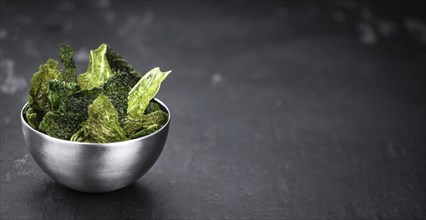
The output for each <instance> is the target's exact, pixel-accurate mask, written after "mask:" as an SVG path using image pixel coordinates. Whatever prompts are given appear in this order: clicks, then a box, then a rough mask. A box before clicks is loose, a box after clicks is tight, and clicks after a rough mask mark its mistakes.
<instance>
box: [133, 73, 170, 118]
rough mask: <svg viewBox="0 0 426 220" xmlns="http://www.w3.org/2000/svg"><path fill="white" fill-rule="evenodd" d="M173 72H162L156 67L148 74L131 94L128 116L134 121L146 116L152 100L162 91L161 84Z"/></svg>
mask: <svg viewBox="0 0 426 220" xmlns="http://www.w3.org/2000/svg"><path fill="white" fill-rule="evenodd" d="M170 72H171V71H167V72H161V70H160V68H158V67H156V68H154V69H152V70H150V71H149V72H148V73H146V74H145V75H144V76H143V77H142V78H141V79H140V80H139V82H138V83H137V84H136V85H135V86H134V87H133V88H132V90H131V91H130V92H129V103H128V106H127V115H128V117H130V118H131V120H132V119H139V118H141V117H142V116H143V115H144V112H145V109H146V107H147V106H148V104H149V102H150V101H151V99H153V98H154V96H155V95H156V94H157V92H158V90H159V89H160V85H161V82H162V81H163V80H164V79H166V77H167V76H168V75H169V74H170Z"/></svg>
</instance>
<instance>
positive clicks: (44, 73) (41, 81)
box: [28, 59, 59, 112]
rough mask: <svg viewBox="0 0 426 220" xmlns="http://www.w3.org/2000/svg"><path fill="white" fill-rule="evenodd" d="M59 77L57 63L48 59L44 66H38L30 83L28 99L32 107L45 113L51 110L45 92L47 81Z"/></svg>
mask: <svg viewBox="0 0 426 220" xmlns="http://www.w3.org/2000/svg"><path fill="white" fill-rule="evenodd" d="M58 76H59V70H58V62H57V61H55V60H52V59H48V60H47V62H46V64H43V65H41V66H40V68H39V71H38V72H36V73H34V75H33V77H32V79H31V82H30V94H29V97H28V101H30V99H31V100H32V102H33V105H34V106H36V107H37V108H39V109H40V110H42V111H43V112H47V111H50V110H51V104H50V101H49V98H48V97H47V90H48V85H49V81H50V80H52V79H57V78H58Z"/></svg>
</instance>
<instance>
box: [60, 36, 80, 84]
mask: <svg viewBox="0 0 426 220" xmlns="http://www.w3.org/2000/svg"><path fill="white" fill-rule="evenodd" d="M73 54H74V50H73V49H72V47H70V46H69V45H66V44H61V45H60V47H59V59H60V60H61V63H62V64H63V65H64V67H65V69H63V70H62V71H61V73H60V75H59V79H60V80H62V81H65V82H77V68H76V67H75V63H74V60H73Z"/></svg>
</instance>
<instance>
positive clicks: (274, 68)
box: [0, 1, 426, 219]
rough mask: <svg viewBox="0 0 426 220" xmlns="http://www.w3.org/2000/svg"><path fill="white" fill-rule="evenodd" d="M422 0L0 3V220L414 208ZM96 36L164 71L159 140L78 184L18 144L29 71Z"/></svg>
mask: <svg viewBox="0 0 426 220" xmlns="http://www.w3.org/2000/svg"><path fill="white" fill-rule="evenodd" d="M424 6H425V5H424V4H423V3H422V2H421V1H376V2H368V1H361V2H354V1H323V2H317V1H315V2H314V1H285V2H263V3H260V2H254V1H249V2H219V1H213V2H212V1H210V2H203V3H201V2H179V3H173V2H164V1H162V2H157V3H155V2H136V1H128V2H110V1H89V2H83V1H79V2H71V1H45V2H37V3H32V2H24V1H1V13H0V14H1V15H0V19H1V20H0V24H1V26H0V42H1V48H0V55H1V62H0V64H1V74H0V76H1V83H0V92H1V93H0V94H1V121H0V123H1V136H0V138H1V216H0V218H1V219H83V218H91V219H108V218H113V219H142V218H156V219H157V218H158V219H168V218H174V219H183V218H185V219H186V218H189V219H191V218H192V219H200V218H218V219H224V218H232V219H247V218H253V219H280V218H292V219H328V218H331V219H336V218H337V219H351V218H364V219H390V218H393V219H403V218H404V219H424V218H425V212H426V211H425V207H426V206H425V193H426V192H425V191H426V190H425V187H426V180H425V166H426V164H425V153H426V152H425V148H426V146H425V142H426V141H425V133H426V128H425V123H426V122H425V121H426V118H425V114H426V91H425V90H426V71H425V70H426V68H425V65H426V53H425V44H426V30H425V29H426V28H425V24H426V21H425V15H424V14H423V11H424V8H425V7H424ZM61 42H66V43H69V44H71V45H72V46H73V47H74V48H75V49H76V60H77V65H78V68H79V71H80V72H82V71H84V70H85V69H86V65H87V60H88V52H89V50H90V49H92V48H96V47H97V46H98V45H99V44H100V43H102V42H105V43H107V44H109V45H111V46H112V47H113V48H115V49H116V50H117V51H118V52H120V53H121V54H122V55H123V56H124V57H125V58H127V59H128V60H129V61H130V63H131V64H133V65H134V66H135V67H136V69H137V70H139V71H140V72H145V71H147V70H149V69H150V68H152V67H154V66H160V67H162V69H163V70H167V69H172V70H173V73H172V74H171V75H170V77H169V78H168V79H167V80H166V82H165V83H164V84H163V87H162V89H161V92H160V93H159V95H158V97H159V98H160V99H162V100H163V101H164V102H166V103H167V104H168V106H169V107H170V109H171V111H172V118H173V120H172V126H171V130H170V134H169V138H168V141H167V144H166V146H165V148H164V151H163V153H162V155H161V157H160V158H159V160H158V161H157V163H156V164H155V165H154V167H153V168H152V169H151V170H150V171H149V172H148V173H147V174H146V175H145V176H144V177H142V178H141V179H139V181H137V183H135V184H133V185H131V186H129V187H127V188H124V189H122V190H118V191H115V192H112V193H105V194H86V193H80V192H76V191H72V190H69V189H67V188H64V187H62V186H60V185H58V184H56V183H54V182H53V181H52V180H51V179H49V178H48V177H47V176H46V175H45V174H44V173H42V171H41V170H40V169H39V168H38V167H37V165H36V164H35V163H34V161H33V160H32V158H31V156H30V155H29V151H28V149H27V147H26V146H25V143H24V140H23V137H22V132H21V127H20V121H19V111H20V109H21V107H22V106H23V104H24V103H25V101H26V97H27V92H28V82H29V80H30V78H31V76H32V74H33V73H34V72H35V71H37V69H38V66H39V65H40V64H42V63H44V62H45V61H46V60H47V58H49V57H52V58H55V59H57V50H58V45H59V44H60V43H61Z"/></svg>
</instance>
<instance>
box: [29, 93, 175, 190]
mask: <svg viewBox="0 0 426 220" xmlns="http://www.w3.org/2000/svg"><path fill="white" fill-rule="evenodd" d="M155 101H156V102H157V103H158V104H160V106H161V108H162V109H163V110H164V111H166V112H167V113H168V114H169V118H168V120H167V123H166V124H165V125H164V126H163V127H162V128H161V129H160V130H158V131H156V132H154V133H152V134H150V135H147V136H144V137H141V138H136V139H133V140H128V141H122V142H115V143H107V144H96V143H81V142H73V141H66V140H61V139H58V138H53V137H50V136H48V135H46V134H44V133H41V132H39V131H37V130H35V129H33V128H32V127H31V126H29V125H28V123H27V122H26V120H25V116H24V109H25V106H26V105H25V106H24V107H23V108H22V111H21V122H22V131H23V133H24V137H25V141H26V143H27V145H28V147H29V148H30V152H31V155H32V157H33V158H34V160H35V161H36V162H37V164H38V165H39V166H40V168H41V169H42V170H43V171H44V172H46V174H47V175H48V176H50V177H51V178H52V179H54V180H55V181H56V182H58V183H60V184H62V185H64V186H66V187H69V188H71V189H74V190H78V191H83V192H108V191H113V190H116V189H120V188H122V187H125V186H127V185H130V184H132V183H134V182H135V181H136V180H137V179H139V178H140V177H141V176H142V175H144V174H145V173H146V172H147V171H148V170H149V169H150V168H151V167H152V165H154V163H155V161H157V159H158V157H159V156H160V154H161V151H162V150H163V147H164V144H165V143H166V139H167V134H168V131H169V125H170V111H169V109H168V108H167V106H166V105H165V104H164V103H163V102H161V101H160V100H158V99H155Z"/></svg>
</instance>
